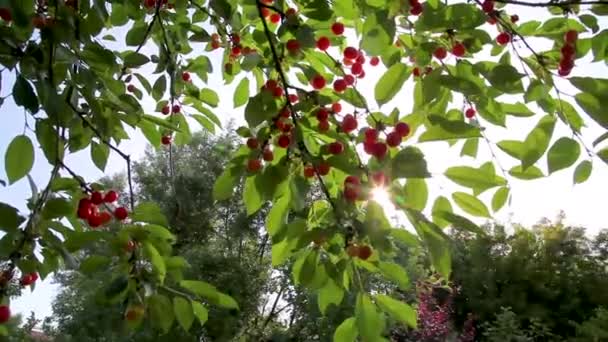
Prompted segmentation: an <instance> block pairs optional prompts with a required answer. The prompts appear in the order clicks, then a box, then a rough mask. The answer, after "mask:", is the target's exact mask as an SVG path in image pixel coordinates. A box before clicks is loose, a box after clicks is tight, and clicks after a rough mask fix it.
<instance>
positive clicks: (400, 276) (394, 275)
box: [378, 261, 410, 291]
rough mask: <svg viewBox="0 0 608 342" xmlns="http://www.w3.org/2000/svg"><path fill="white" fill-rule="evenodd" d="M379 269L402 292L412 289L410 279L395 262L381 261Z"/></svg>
mask: <svg viewBox="0 0 608 342" xmlns="http://www.w3.org/2000/svg"><path fill="white" fill-rule="evenodd" d="M378 268H380V272H381V273H382V275H384V277H385V278H387V279H390V280H392V281H394V282H395V284H397V286H399V288H400V289H401V290H404V291H406V290H407V289H408V288H409V287H410V278H409V277H408V275H407V272H406V271H405V270H404V269H403V267H401V266H399V265H397V264H395V263H393V262H384V261H380V262H379V263H378Z"/></svg>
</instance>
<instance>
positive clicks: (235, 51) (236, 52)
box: [231, 46, 241, 56]
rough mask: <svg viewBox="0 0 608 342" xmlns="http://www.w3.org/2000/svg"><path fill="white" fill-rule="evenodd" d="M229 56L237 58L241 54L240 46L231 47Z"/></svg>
mask: <svg viewBox="0 0 608 342" xmlns="http://www.w3.org/2000/svg"><path fill="white" fill-rule="evenodd" d="M231 54H232V55H233V56H238V55H240V54H241V47H240V46H233V47H232V50H231Z"/></svg>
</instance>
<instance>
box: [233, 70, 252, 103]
mask: <svg viewBox="0 0 608 342" xmlns="http://www.w3.org/2000/svg"><path fill="white" fill-rule="evenodd" d="M247 100H249V78H247V77H244V78H243V79H242V80H241V82H239V85H238V86H236V89H235V90H234V108H238V107H240V106H242V105H244V104H246V103H247Z"/></svg>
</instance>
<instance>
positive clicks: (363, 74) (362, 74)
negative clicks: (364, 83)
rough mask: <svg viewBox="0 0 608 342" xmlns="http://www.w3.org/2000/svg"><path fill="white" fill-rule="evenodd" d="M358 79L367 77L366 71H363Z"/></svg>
mask: <svg viewBox="0 0 608 342" xmlns="http://www.w3.org/2000/svg"><path fill="white" fill-rule="evenodd" d="M357 77H359V78H363V77H365V70H361V73H360V74H359V76H357Z"/></svg>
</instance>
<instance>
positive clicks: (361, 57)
mask: <svg viewBox="0 0 608 342" xmlns="http://www.w3.org/2000/svg"><path fill="white" fill-rule="evenodd" d="M355 62H357V63H359V64H365V55H364V54H363V51H359V56H357V59H355Z"/></svg>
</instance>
